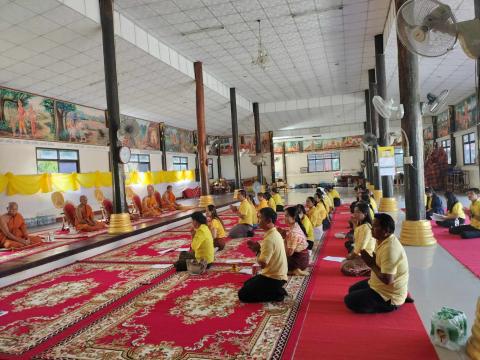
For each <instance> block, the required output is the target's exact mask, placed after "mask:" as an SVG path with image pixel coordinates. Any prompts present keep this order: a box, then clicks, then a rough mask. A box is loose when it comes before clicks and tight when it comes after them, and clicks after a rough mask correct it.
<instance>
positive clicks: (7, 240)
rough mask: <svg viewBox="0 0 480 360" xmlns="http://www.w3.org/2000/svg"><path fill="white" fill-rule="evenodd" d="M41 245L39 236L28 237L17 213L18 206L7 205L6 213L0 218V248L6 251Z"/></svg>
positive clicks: (21, 219) (12, 203)
mask: <svg viewBox="0 0 480 360" xmlns="http://www.w3.org/2000/svg"><path fill="white" fill-rule="evenodd" d="M41 243H42V239H41V238H40V237H39V236H28V233H27V226H26V225H25V220H24V219H23V216H22V215H21V214H19V213H18V204H17V203H15V202H11V203H9V204H8V207H7V213H6V214H4V215H2V216H0V246H1V247H4V248H6V249H18V248H22V247H25V246H30V245H38V244H41Z"/></svg>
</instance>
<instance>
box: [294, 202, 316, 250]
mask: <svg viewBox="0 0 480 360" xmlns="http://www.w3.org/2000/svg"><path fill="white" fill-rule="evenodd" d="M297 211H298V217H299V218H300V220H302V225H303V227H304V228H305V231H306V232H307V242H308V250H311V249H312V248H313V240H314V239H315V238H314V234H313V225H312V222H311V221H310V219H309V218H308V216H307V211H306V210H305V207H304V206H303V205H302V204H298V205H297Z"/></svg>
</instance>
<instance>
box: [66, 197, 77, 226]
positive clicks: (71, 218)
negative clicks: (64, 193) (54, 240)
mask: <svg viewBox="0 0 480 360" xmlns="http://www.w3.org/2000/svg"><path fill="white" fill-rule="evenodd" d="M75 212H76V207H75V205H73V204H72V203H69V202H67V203H65V205H64V206H63V216H64V217H65V220H66V222H67V225H68V227H72V228H75V218H76V215H75Z"/></svg>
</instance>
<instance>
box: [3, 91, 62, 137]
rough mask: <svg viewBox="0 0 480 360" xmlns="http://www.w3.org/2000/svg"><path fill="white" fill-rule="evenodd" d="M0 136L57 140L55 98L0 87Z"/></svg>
mask: <svg viewBox="0 0 480 360" xmlns="http://www.w3.org/2000/svg"><path fill="white" fill-rule="evenodd" d="M0 136H2V137H18V138H23V139H35V140H46V141H52V140H55V119H54V101H53V99H49V98H45V97H43V96H38V95H34V94H31V93H27V92H23V91H17V90H13V89H7V88H0Z"/></svg>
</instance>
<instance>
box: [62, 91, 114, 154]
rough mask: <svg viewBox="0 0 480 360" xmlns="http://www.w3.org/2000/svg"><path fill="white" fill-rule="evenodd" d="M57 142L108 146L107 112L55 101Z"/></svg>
mask: <svg viewBox="0 0 480 360" xmlns="http://www.w3.org/2000/svg"><path fill="white" fill-rule="evenodd" d="M55 120H56V132H57V134H56V135H57V140H59V141H64V142H71V143H82V144H88V145H100V146H106V145H107V144H108V129H107V125H106V116H105V111H104V110H100V109H95V108H91V107H87V106H83V105H77V104H73V103H69V102H64V101H59V100H56V101H55Z"/></svg>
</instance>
